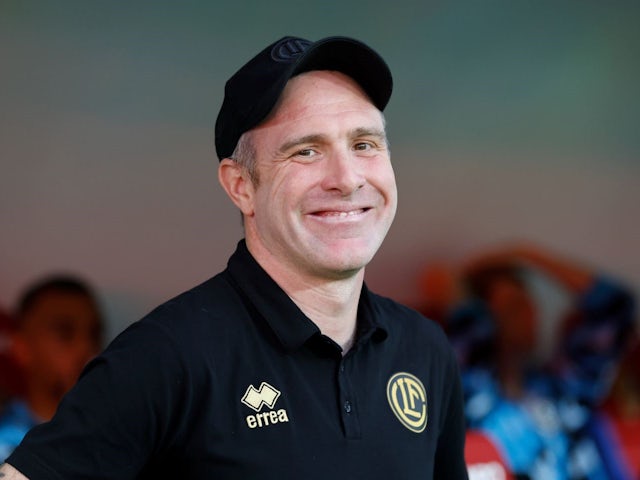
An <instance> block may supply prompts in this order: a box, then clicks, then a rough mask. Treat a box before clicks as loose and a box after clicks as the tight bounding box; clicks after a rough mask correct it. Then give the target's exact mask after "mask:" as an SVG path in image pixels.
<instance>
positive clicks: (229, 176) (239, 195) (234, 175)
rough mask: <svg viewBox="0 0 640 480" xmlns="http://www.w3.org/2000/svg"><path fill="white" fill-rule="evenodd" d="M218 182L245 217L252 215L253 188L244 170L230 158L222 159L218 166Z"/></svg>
mask: <svg viewBox="0 0 640 480" xmlns="http://www.w3.org/2000/svg"><path fill="white" fill-rule="evenodd" d="M218 181H219V182H220V185H222V188H224V191H225V192H227V195H229V198H230V199H231V201H232V202H233V203H235V205H236V206H237V207H238V208H239V209H240V211H241V212H242V213H243V214H244V215H245V216H247V215H253V205H254V203H253V202H254V188H253V183H252V182H251V179H250V178H249V174H248V173H247V171H246V169H245V168H243V167H242V166H240V165H238V163H237V162H236V161H234V160H232V159H230V158H224V159H222V161H221V162H220V165H219V166H218Z"/></svg>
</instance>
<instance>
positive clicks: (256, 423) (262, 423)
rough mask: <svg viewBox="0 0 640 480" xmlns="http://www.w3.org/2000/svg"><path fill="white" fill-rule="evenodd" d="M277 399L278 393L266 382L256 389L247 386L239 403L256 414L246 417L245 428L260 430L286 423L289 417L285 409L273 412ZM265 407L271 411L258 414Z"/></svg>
mask: <svg viewBox="0 0 640 480" xmlns="http://www.w3.org/2000/svg"><path fill="white" fill-rule="evenodd" d="M278 398H280V391H279V390H278V389H276V388H274V387H272V386H271V385H269V384H268V383H267V382H262V383H261V384H260V388H258V389H256V388H255V387H254V386H253V385H249V388H247V391H246V392H244V395H243V396H242V399H241V401H242V403H244V404H245V405H246V406H247V407H249V408H251V409H252V410H254V411H256V412H258V413H257V414H256V415H247V418H246V421H247V426H248V427H249V428H262V427H266V426H268V425H273V424H275V423H282V422H288V421H289V417H288V416H287V411H286V410H285V409H283V408H281V409H280V410H278V411H275V410H273V407H274V406H275V405H276V402H277V401H278ZM265 405H266V406H267V407H269V408H270V409H272V410H270V411H268V412H260V411H261V410H262V407H263V406H265Z"/></svg>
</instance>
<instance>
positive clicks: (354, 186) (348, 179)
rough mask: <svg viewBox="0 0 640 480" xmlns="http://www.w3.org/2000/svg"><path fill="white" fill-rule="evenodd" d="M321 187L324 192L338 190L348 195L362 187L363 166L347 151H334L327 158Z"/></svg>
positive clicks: (363, 178)
mask: <svg viewBox="0 0 640 480" xmlns="http://www.w3.org/2000/svg"><path fill="white" fill-rule="evenodd" d="M324 174H325V175H324V179H323V182H322V187H323V188H324V189H325V190H338V191H340V192H341V193H342V194H343V195H349V194H351V193H353V192H355V191H356V190H358V189H360V188H361V187H362V186H364V184H365V182H366V180H365V176H364V175H363V165H362V163H361V161H360V160H359V159H358V158H356V156H355V155H353V153H352V152H351V151H349V150H347V149H344V150H342V149H341V150H336V151H334V152H332V153H331V155H329V156H328V158H327V161H326V164H325V171H324Z"/></svg>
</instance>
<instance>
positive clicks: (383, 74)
mask: <svg viewBox="0 0 640 480" xmlns="http://www.w3.org/2000/svg"><path fill="white" fill-rule="evenodd" d="M391 90H392V79H391V74H390V72H389V69H388V67H387V65H386V63H385V62H384V60H382V58H381V57H380V56H379V55H378V54H377V53H376V52H374V51H373V50H371V49H370V48H369V47H368V46H366V45H364V44H363V43H361V42H359V41H357V40H354V39H350V38H344V37H330V38H326V39H323V40H320V41H318V42H310V41H308V40H304V39H301V38H295V37H285V38H283V39H281V40H279V41H277V42H275V43H274V44H272V45H269V46H268V47H267V48H265V49H264V50H263V51H262V52H260V53H259V54H258V55H257V56H255V57H254V58H253V59H252V60H250V61H249V62H248V63H247V64H246V65H244V66H243V67H242V68H241V69H240V70H239V71H238V72H237V73H236V74H235V75H233V76H232V77H231V78H230V79H229V81H228V82H227V85H226V88H225V99H224V102H223V105H222V107H221V110H220V113H219V115H218V120H217V122H216V150H217V153H218V157H219V158H220V167H219V171H218V176H219V180H220V184H221V185H222V187H223V188H224V190H225V191H226V192H227V194H228V196H229V198H230V199H231V200H232V202H233V203H234V204H235V205H236V206H237V207H238V208H239V209H240V211H241V212H242V216H243V222H244V231H245V238H244V239H243V240H241V241H240V242H239V244H238V247H237V249H236V252H235V253H234V254H233V255H232V256H231V258H230V259H229V263H228V266H227V268H226V269H225V270H224V271H223V272H222V273H220V274H218V275H216V276H215V277H213V278H212V279H210V280H208V281H207V282H205V283H203V284H202V285H200V286H198V287H195V288H194V289H192V290H190V291H188V292H186V293H184V294H182V295H180V296H178V297H176V298H174V299H173V300H171V301H169V302H168V303H166V304H164V305H162V306H160V307H158V308H157V309H156V310H154V311H153V312H152V313H151V314H150V315H148V316H147V317H145V318H144V319H142V320H141V321H139V322H136V323H135V324H133V325H132V326H131V327H130V328H128V329H127V330H126V331H125V332H124V333H123V334H121V335H120V336H119V337H118V338H117V339H116V340H115V341H114V342H113V343H112V344H111V345H110V346H109V348H107V350H106V351H105V352H104V353H103V354H102V355H101V356H100V357H99V358H98V359H97V360H96V361H94V362H93V363H92V364H91V365H90V366H89V367H88V368H87V369H86V371H85V372H84V374H83V376H82V378H81V380H80V381H79V382H78V384H77V385H76V387H75V388H74V389H73V390H72V391H71V392H70V394H69V395H67V397H66V398H65V400H64V402H63V404H62V405H61V408H60V410H59V411H58V413H57V414H56V416H55V417H54V418H53V420H52V421H51V422H49V423H47V424H45V425H43V426H41V427H39V428H36V429H34V430H33V431H32V432H31V433H30V434H29V435H28V436H27V437H26V439H25V441H24V442H23V443H22V445H21V446H19V447H18V449H17V450H16V451H15V452H14V454H13V455H12V456H11V457H9V458H8V460H7V464H6V465H4V466H3V467H2V468H1V469H0V472H3V473H4V474H5V476H6V477H5V478H17V479H23V478H25V476H26V478H30V479H32V480H33V479H45V478H47V479H51V478H58V479H69V478H82V479H91V478H101V479H104V478H113V479H128V478H154V479H156V478H181V479H248V478H260V479H263V480H269V479H281V478H300V479H311V480H313V479H325V478H340V479H361V478H371V479H378V478H379V479H389V478H420V479H432V478H438V479H453V480H458V479H466V478H467V473H466V468H465V465H464V459H463V448H464V420H463V412H462V397H461V389H460V382H459V375H458V371H457V367H456V362H455V359H454V356H453V354H452V351H451V349H450V347H449V345H448V343H447V340H446V338H445V336H444V334H443V333H442V331H441V330H440V329H439V328H438V327H437V326H435V325H434V324H433V323H432V322H430V321H428V320H426V319H425V318H423V317H421V316H420V315H419V314H417V313H416V312H415V311H413V310H410V309H408V308H406V307H403V306H401V305H399V304H397V303H395V302H393V301H392V300H390V299H386V298H383V297H380V296H378V295H375V294H374V293H372V292H370V291H369V290H368V289H367V287H366V285H365V284H364V271H365V266H366V265H367V264H368V263H369V262H370V261H371V259H372V258H373V256H374V255H375V253H376V251H377V250H378V248H379V247H380V244H381V243H382V241H383V239H384V237H385V235H386V233H387V231H388V229H389V227H390V226H391V223H392V221H393V218H394V215H395V211H396V205H397V192H396V184H395V179H394V173H393V169H392V166H391V161H390V158H389V149H388V144H387V139H386V134H385V123H384V118H383V115H382V110H383V109H384V108H385V106H386V104H387V102H388V100H389V97H390V95H391ZM19 472H21V473H19Z"/></svg>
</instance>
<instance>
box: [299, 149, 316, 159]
mask: <svg viewBox="0 0 640 480" xmlns="http://www.w3.org/2000/svg"><path fill="white" fill-rule="evenodd" d="M315 153H316V152H315V151H314V150H313V149H311V148H305V149H302V150H298V152H297V153H296V155H297V156H298V157H307V158H308V157H312V156H314V155H315Z"/></svg>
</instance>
